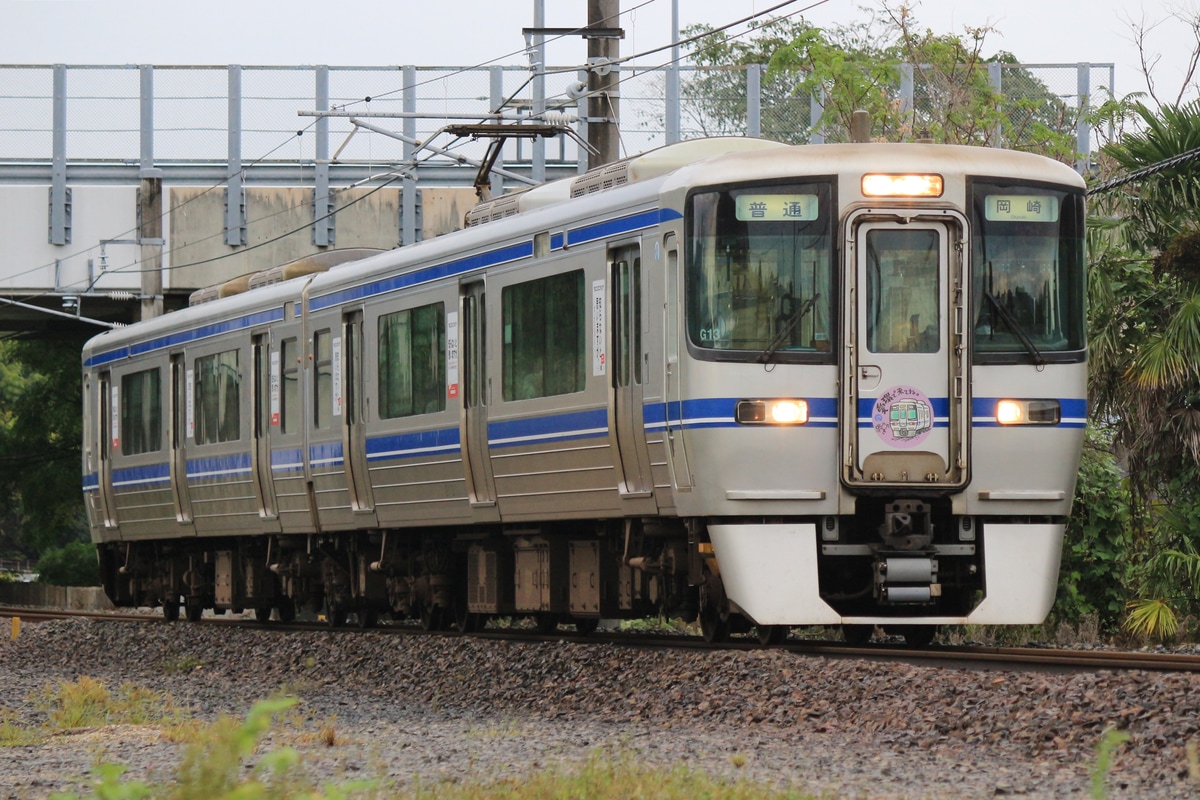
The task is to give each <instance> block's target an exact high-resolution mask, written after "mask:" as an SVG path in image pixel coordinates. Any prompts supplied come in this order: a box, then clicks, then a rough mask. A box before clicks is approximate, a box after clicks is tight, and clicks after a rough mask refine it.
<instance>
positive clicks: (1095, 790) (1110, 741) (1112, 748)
mask: <svg viewBox="0 0 1200 800" xmlns="http://www.w3.org/2000/svg"><path fill="white" fill-rule="evenodd" d="M1128 741H1129V734H1128V733H1126V732H1125V731H1120V730H1117V729H1116V728H1108V729H1106V730H1105V731H1104V735H1103V736H1101V737H1100V743H1099V744H1097V745H1096V763H1095V764H1094V765H1093V766H1092V792H1091V796H1092V800H1105V798H1106V797H1107V796H1108V793H1107V792H1106V791H1105V790H1104V782H1105V780H1107V779H1108V772H1109V770H1110V769H1112V757H1113V753H1115V752H1116V751H1117V748H1119V747H1120V746H1121V745H1123V744H1125V743H1126V742H1128Z"/></svg>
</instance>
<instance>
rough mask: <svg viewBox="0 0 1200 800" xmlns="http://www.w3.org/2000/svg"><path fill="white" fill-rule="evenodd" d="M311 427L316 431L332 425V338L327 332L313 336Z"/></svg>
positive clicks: (319, 332)
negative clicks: (314, 378)
mask: <svg viewBox="0 0 1200 800" xmlns="http://www.w3.org/2000/svg"><path fill="white" fill-rule="evenodd" d="M313 360H314V362H315V363H314V368H315V369H316V372H315V375H316V380H314V381H313V426H314V427H315V428H317V429H318V430H320V429H322V428H328V427H329V426H330V425H332V424H333V338H332V336H331V335H330V333H329V331H328V330H324V331H317V333H316V334H314V335H313Z"/></svg>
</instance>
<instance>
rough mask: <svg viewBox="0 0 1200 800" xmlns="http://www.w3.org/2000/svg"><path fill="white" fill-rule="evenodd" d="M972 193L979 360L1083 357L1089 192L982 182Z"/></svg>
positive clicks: (974, 304)
mask: <svg viewBox="0 0 1200 800" xmlns="http://www.w3.org/2000/svg"><path fill="white" fill-rule="evenodd" d="M970 198H971V216H972V227H973V228H974V245H973V247H972V267H971V279H972V286H971V288H972V291H971V302H972V306H971V307H972V309H973V310H974V312H973V313H974V321H975V325H974V336H975V338H974V347H975V361H976V363H994V362H1013V361H1027V360H1032V361H1034V362H1035V363H1041V362H1043V361H1076V360H1081V359H1082V358H1083V352H1084V342H1085V339H1084V255H1083V215H1084V211H1083V197H1082V195H1081V194H1079V193H1077V192H1067V191H1062V190H1059V189H1051V188H1046V187H1044V186H1037V185H1027V184H1017V183H1007V182H1005V183H1001V182H998V181H986V182H985V181H974V182H972V184H971V187H970Z"/></svg>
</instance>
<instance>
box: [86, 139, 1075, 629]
mask: <svg viewBox="0 0 1200 800" xmlns="http://www.w3.org/2000/svg"><path fill="white" fill-rule="evenodd" d="M1083 189H1084V184H1083V181H1082V180H1081V179H1080V178H1079V177H1078V176H1077V175H1076V174H1075V173H1074V172H1073V171H1072V170H1071V169H1069V168H1068V167H1066V166H1063V165H1061V164H1058V163H1056V162H1052V161H1050V160H1047V159H1044V158H1041V157H1037V156H1033V155H1028V154H1021V153H1014V152H1007V151H1001V150H993V149H984V148H966V147H956V146H939V145H928V144H896V145H892V144H851V145H814V146H801V147H790V146H784V145H780V144H776V143H771V142H765V141H761V140H751V139H709V140H696V141H691V142H685V143H681V144H678V145H672V146H668V147H665V148H662V149H660V150H656V151H652V152H650V153H647V154H645V155H642V156H638V157H634V158H631V159H628V160H627V161H624V162H620V163H618V164H614V165H609V166H608V167H605V168H601V169H599V170H596V171H594V172H593V173H588V174H586V175H583V176H581V177H580V178H578V179H576V180H574V181H563V182H558V183H553V184H547V185H544V186H541V187H537V188H534V189H532V190H529V191H526V192H523V193H520V194H514V195H507V196H504V197H501V198H499V199H497V200H494V201H491V202H489V203H486V204H482V205H481V206H479V207H477V208H476V209H475V210H474V211H473V212H472V213H471V215H470V216H469V227H467V228H466V229H465V230H462V231H459V232H456V233H452V234H449V235H446V236H442V237H439V238H437V239H433V240H429V241H425V242H421V243H419V244H416V245H412V246H408V247H404V248H400V249H397V250H393V251H390V252H385V253H381V254H378V255H374V256H370V257H367V258H363V259H359V260H354V261H352V262H349V263H344V264H341V265H338V266H334V267H332V268H330V269H328V270H327V271H324V272H318V273H314V274H310V275H302V276H299V277H295V278H291V279H286V278H287V277H288V276H287V274H282V273H280V272H279V271H278V270H276V271H275V279H278V278H285V279H284V280H279V281H277V282H274V283H271V282H270V280H271V278H270V276H266V277H265V278H264V277H263V276H256V278H255V279H252V280H251V284H252V285H253V284H255V283H263V284H265V285H262V286H259V287H257V288H253V289H251V290H249V291H245V292H241V293H237V294H233V295H232V296H229V297H224V298H222V299H218V300H214V301H212V302H206V303H202V304H197V305H193V306H192V307H189V308H187V309H185V310H181V311H178V312H175V313H171V314H168V315H165V316H163V317H160V318H157V319H153V320H150V321H147V322H144V323H139V324H136V325H133V326H130V327H128V328H124V329H120V330H115V331H112V332H108V333H104V334H102V335H100V336H97V337H95V338H94V339H92V340H91V341H90V342H89V343H88V344H87V346H86V348H85V350H84V353H83V369H84V385H85V397H86V400H85V404H86V407H85V417H86V424H85V434H84V436H85V442H84V464H83V484H84V486H83V488H84V495H85V499H86V504H87V509H88V513H89V518H90V525H91V532H92V537H93V539H94V541H95V542H96V544H97V546H98V548H99V552H100V560H101V564H102V569H103V573H104V580H105V586H106V589H107V591H108V593H109V595H110V596H111V598H112V599H113V600H114V601H115V602H116V603H118V604H119V605H133V604H137V605H156V604H162V605H163V606H164V609H165V610H166V613H167V615H168V616H169V617H173V616H176V615H178V613H179V608H180V604H181V603H182V607H183V608H184V609H185V610H186V611H187V615H188V616H189V617H195V616H198V615H199V614H200V612H201V611H202V610H203V609H205V608H215V609H218V610H221V609H241V608H249V609H255V610H256V611H258V612H259V613H260V614H262V615H264V616H265V615H267V614H269V613H271V611H272V610H277V611H276V613H277V614H278V615H279V616H282V617H283V618H285V619H286V618H289V617H290V616H292V614H294V613H295V611H296V609H298V608H303V607H305V606H307V607H312V608H315V609H323V610H324V611H325V614H326V616H327V618H328V619H330V621H331V622H332V623H334V624H338V623H340V622H343V621H345V620H346V619H347V618H348V616H349V615H357V617H358V619H359V621H360V622H362V623H363V624H370V623H372V622H374V621H375V620H376V619H377V618H378V616H379V615H380V614H382V613H390V614H393V615H395V616H398V617H404V616H413V617H418V618H420V619H421V620H422V621H423V622H424V623H425V624H426V625H428V626H431V627H434V626H440V625H448V624H451V623H452V622H453V623H455V624H457V625H458V626H459V627H460V628H462V629H464V630H469V629H471V628H472V627H474V626H475V625H477V624H478V623H479V622H480V621H482V620H485V619H487V618H488V617H489V616H496V615H531V616H533V617H535V618H536V619H537V621H538V623H539V624H540V625H543V626H545V627H547V628H551V627H553V626H554V625H557V624H558V623H560V622H563V623H574V624H576V625H577V626H578V627H579V628H580V629H581V630H587V629H589V628H591V627H594V625H595V623H596V621H598V620H599V619H600V618H601V617H604V618H610V617H612V618H620V617H637V616H645V615H652V614H666V615H669V616H679V617H682V618H684V619H688V620H694V619H696V618H699V620H700V621H701V623H702V627H703V630H704V633H705V635H706V636H707V637H708V638H711V639H719V638H722V637H724V636H725V635H727V634H728V633H729V632H731V631H738V630H739V629H748V628H749V627H750V626H756V627H757V629H758V631H759V634H760V637H761V638H763V640H764V641H770V640H773V639H775V638H778V636H779V635H781V634H782V633H783V632H786V630H787V628H788V627H790V626H807V625H826V626H844V628H845V630H847V631H848V632H850V633H852V634H853V635H855V636H861V635H862V634H863V632H868V633H869V631H871V630H872V629H873V628H874V626H877V625H878V626H885V627H888V628H892V629H896V630H901V631H903V632H905V633H906V634H907V635H909V636H910V638H915V639H918V640H924V639H927V638H928V636H929V632H931V631H932V630H933V626H937V625H945V624H1010V623H1036V622H1040V621H1041V620H1042V619H1043V618H1044V617H1045V616H1046V614H1047V613H1048V611H1049V609H1050V606H1051V604H1052V602H1053V599H1054V592H1055V586H1056V582H1057V572H1058V564H1059V553H1060V548H1061V543H1062V536H1063V530H1064V526H1065V522H1066V518H1067V516H1068V514H1069V512H1070V508H1071V502H1072V495H1073V491H1074V485H1075V478H1076V472H1077V467H1078V458H1079V452H1080V448H1081V444H1082V439H1083V434H1084V427H1085V417H1086V386H1085V379H1086V344H1085V341H1084V320H1083V314H1084V256H1083Z"/></svg>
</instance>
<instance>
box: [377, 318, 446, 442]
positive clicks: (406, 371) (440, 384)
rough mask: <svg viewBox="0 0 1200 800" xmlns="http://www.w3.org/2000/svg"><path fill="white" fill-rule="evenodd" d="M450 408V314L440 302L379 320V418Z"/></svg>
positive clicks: (406, 415) (405, 415)
mask: <svg viewBox="0 0 1200 800" xmlns="http://www.w3.org/2000/svg"><path fill="white" fill-rule="evenodd" d="M445 408H446V312H445V309H444V307H443V305H442V304H441V303H434V304H432V305H427V306H421V307H420V308H412V309H406V310H404V311H397V312H395V313H394V314H386V315H384V316H382V317H380V318H379V416H380V417H382V418H383V419H394V418H396V417H408V416H412V415H414V414H430V413H433V412H435V411H444V410H445Z"/></svg>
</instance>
